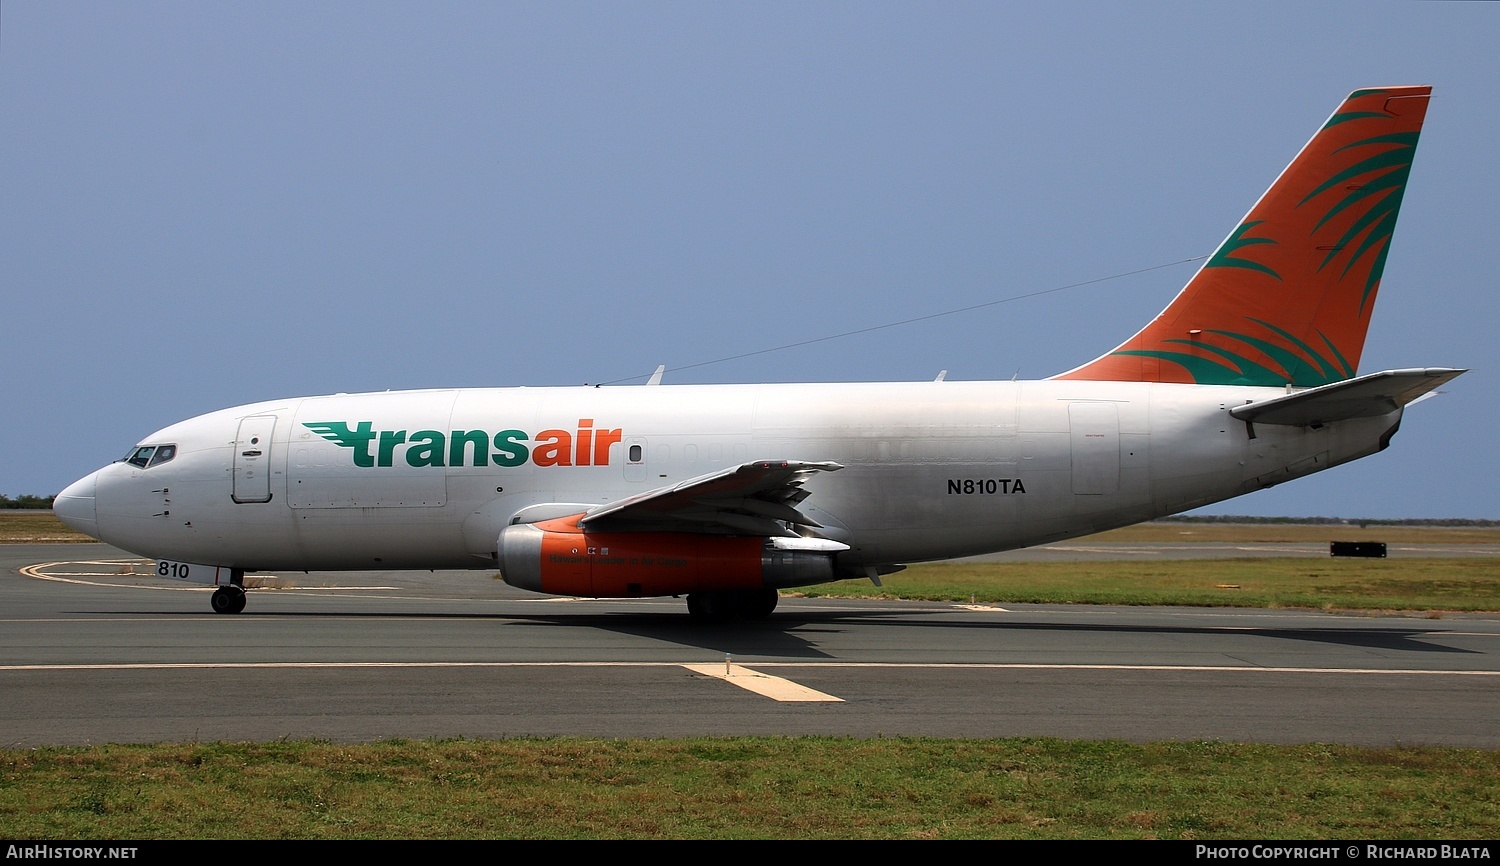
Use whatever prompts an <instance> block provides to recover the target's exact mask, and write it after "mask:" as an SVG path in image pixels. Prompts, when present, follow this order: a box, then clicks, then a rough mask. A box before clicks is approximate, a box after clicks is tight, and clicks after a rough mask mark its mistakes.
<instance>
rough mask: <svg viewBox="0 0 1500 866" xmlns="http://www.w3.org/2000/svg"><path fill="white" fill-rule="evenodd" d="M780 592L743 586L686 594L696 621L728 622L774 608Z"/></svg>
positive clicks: (755, 616) (761, 615) (762, 616)
mask: <svg viewBox="0 0 1500 866" xmlns="http://www.w3.org/2000/svg"><path fill="white" fill-rule="evenodd" d="M780 598H781V596H780V594H778V593H777V592H776V590H774V589H746V590H739V591H735V592H693V593H689V594H688V597H687V603H688V613H690V614H692V615H693V619H695V620H698V621H699V622H728V621H729V620H732V619H736V618H740V619H765V618H766V617H768V616H770V615H771V611H773V610H775V609H776V602H777V601H778V600H780Z"/></svg>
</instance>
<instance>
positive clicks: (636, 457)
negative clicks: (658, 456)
mask: <svg viewBox="0 0 1500 866" xmlns="http://www.w3.org/2000/svg"><path fill="white" fill-rule="evenodd" d="M628 459H629V460H630V462H631V463H639V462H641V446H639V445H632V446H630V457H629V458H628Z"/></svg>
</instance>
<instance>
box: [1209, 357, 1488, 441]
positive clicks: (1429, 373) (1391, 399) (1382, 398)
mask: <svg viewBox="0 0 1500 866" xmlns="http://www.w3.org/2000/svg"><path fill="white" fill-rule="evenodd" d="M1466 372H1468V371H1467V370H1455V369H1451V368H1448V367H1420V368H1415V369H1410V370H1386V371H1384V372H1381V373H1371V374H1369V375H1368V376H1360V377H1358V378H1355V379H1346V380H1344V381H1342V382H1334V383H1333V384H1331V385H1320V386H1318V387H1316V388H1308V389H1307V390H1305V391H1297V392H1295V393H1292V394H1287V395H1286V396H1284V397H1273V398H1271V399H1269V400H1259V401H1257V402H1254V403H1246V404H1245V405H1243V406H1236V407H1234V408H1233V409H1230V410H1229V414H1231V415H1233V416H1234V417H1236V418H1238V419H1240V420H1241V421H1248V422H1253V423H1256V424H1283V425H1288V426H1292V427H1318V426H1320V425H1323V424H1329V423H1332V422H1334V421H1345V420H1347V419H1350V418H1369V417H1373V416H1376V415H1385V414H1388V413H1390V412H1394V411H1396V410H1397V409H1400V408H1401V407H1403V406H1405V405H1407V404H1408V403H1411V402H1413V401H1415V400H1417V399H1419V398H1421V397H1422V396H1423V395H1425V394H1427V393H1428V392H1430V391H1432V390H1433V389H1434V388H1437V387H1439V386H1441V385H1442V384H1443V383H1445V382H1447V381H1449V380H1451V379H1454V378H1457V377H1458V376H1459V375H1461V374H1463V373H1466Z"/></svg>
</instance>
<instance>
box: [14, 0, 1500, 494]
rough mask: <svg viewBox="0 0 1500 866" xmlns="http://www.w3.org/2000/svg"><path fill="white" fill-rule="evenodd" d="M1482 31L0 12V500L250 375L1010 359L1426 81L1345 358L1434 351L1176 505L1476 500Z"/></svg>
mask: <svg viewBox="0 0 1500 866" xmlns="http://www.w3.org/2000/svg"><path fill="white" fill-rule="evenodd" d="M1497 45H1500V6H1497V5H1496V4H1488V3H1441V2H1439V3H1381V2H1359V3H1344V2H1327V3H1311V4H1308V3H1278V2H1266V3H1257V4H1220V3H1166V2H1140V3H1129V4H1106V3H1076V2H1060V3H943V2H937V3H922V4H917V3H886V2H862V3H834V2H795V3H780V2H756V3H700V2H651V3H629V2H599V3H566V2H559V3H493V2H482V3H467V2H446V3H444V2H439V3H415V2H411V3H389V2H387V3H381V2H360V3H343V2H320V3H290V2H288V3H280V2H274V3H272V2H263V3H256V2H245V3H196V2H183V3H154V2H109V3H104V2H74V3H57V2H36V0H6V2H5V3H4V5H3V6H0V112H3V117H4V118H5V120H4V123H3V124H0V182H3V189H0V220H3V225H0V286H3V292H4V297H5V310H6V314H5V316H4V318H3V320H0V321H3V323H4V336H5V341H6V345H7V349H8V350H9V351H8V352H7V358H6V361H5V365H4V369H5V375H4V376H3V377H0V412H3V415H0V493H6V494H9V495H12V496H15V495H19V494H25V493H36V494H43V495H45V494H50V493H55V492H57V491H58V490H60V489H61V488H62V487H63V486H65V485H66V484H68V483H69V482H71V481H72V480H73V479H75V478H77V477H79V476H81V475H84V474H85V473H87V472H90V471H92V470H93V469H95V468H97V467H98V466H99V465H101V464H103V463H107V462H109V461H110V460H113V459H116V458H118V457H120V456H121V455H123V454H124V453H125V452H126V450H127V449H128V448H129V447H130V446H131V445H132V444H134V443H135V442H136V441H138V440H139V439H141V438H142V437H144V436H146V435H148V434H150V433H151V432H152V431H154V430H156V429H158V428H160V427H163V426H165V425H167V424H169V423H171V422H174V421H177V420H180V419H182V418H186V417H190V416H193V415H197V414H200V413H203V412H206V411H210V410H213V409H217V408H222V407H225V406H231V405H236V404H241V403H248V402H252V401H256V400H261V399H271V398H277V397H286V396H293V395H303V394H319V393H330V392H336V391H359V390H382V389H387V388H419V387H438V386H490V385H576V384H581V383H584V382H590V383H597V382H601V381H615V380H621V379H629V378H630V377H640V378H643V377H644V376H645V375H646V374H649V373H650V372H651V371H652V370H653V369H654V368H655V367H656V365H657V364H666V365H667V366H668V368H669V372H668V373H667V381H668V382H790V381H848V380H865V381H870V380H924V379H931V378H932V377H934V376H935V375H937V373H938V371H939V370H944V369H946V370H947V371H948V377H949V378H950V379H988V378H1001V379H1009V378H1011V377H1013V376H1020V377H1022V378H1040V377H1044V376H1048V375H1051V374H1054V373H1058V372H1061V371H1063V370H1066V369H1069V368H1071V367H1073V366H1076V365H1077V364H1079V363H1082V362H1084V361H1087V360H1090V359H1092V358H1094V357H1096V356H1098V355H1099V354H1101V353H1102V352H1104V351H1106V350H1108V349H1110V348H1113V347H1114V346H1115V345H1117V344H1118V343H1119V342H1120V341H1121V340H1122V339H1124V338H1125V337H1127V336H1129V335H1130V334H1131V333H1133V332H1134V331H1135V330H1136V329H1137V328H1138V327H1139V326H1140V325H1141V324H1143V323H1144V322H1146V321H1147V320H1148V319H1149V318H1150V317H1151V316H1154V315H1155V314H1156V313H1157V312H1158V311H1159V310H1160V309H1161V308H1162V307H1163V306H1165V305H1166V303H1167V302H1168V301H1169V300H1170V299H1171V298H1172V296H1173V295H1175V294H1176V292H1177V290H1178V289H1179V288H1180V287H1181V285H1182V284H1183V282H1184V281H1186V279H1187V278H1188V277H1189V276H1190V275H1191V273H1192V270H1193V268H1194V267H1195V265H1182V264H1179V265H1175V266H1170V267H1163V268H1159V269H1155V270H1150V271H1146V272H1144V273H1138V274H1136V275H1134V276H1128V277H1120V278H1118V279H1110V280H1103V281H1099V282H1092V283H1090V284H1088V285H1083V286H1078V287H1076V288H1071V289H1063V290H1059V291H1052V292H1048V291H1046V290H1050V289H1060V288H1061V287H1064V286H1070V285H1073V284H1077V283H1082V282H1084V281H1091V280H1099V278H1103V277H1110V276H1112V275H1117V274H1123V273H1127V272H1134V271H1140V270H1142V269H1146V268H1153V267H1155V266H1158V265H1167V264H1169V263H1173V262H1181V261H1183V260H1186V259H1190V258H1193V257H1195V256H1202V255H1206V254H1208V253H1210V252H1212V250H1213V249H1214V247H1215V246H1216V245H1217V244H1218V242H1219V241H1220V240H1221V239H1222V238H1223V237H1224V236H1225V235H1226V234H1227V233H1228V232H1229V230H1230V229H1232V228H1233V227H1234V226H1235V225H1236V223H1237V221H1238V219H1239V217H1241V216H1242V215H1243V214H1244V213H1245V212H1246V211H1247V210H1248V209H1249V207H1250V205H1251V204H1252V203H1253V202H1254V201H1255V199H1256V198H1257V197H1258V196H1259V195H1260V193H1261V192H1262V191H1263V190H1264V189H1265V187H1266V186H1267V185H1268V184H1269V183H1270V181H1271V180H1272V179H1274V178H1275V176H1276V174H1277V173H1278V172H1279V171H1280V170H1281V169H1282V168H1283V167H1284V166H1285V165H1286V163H1287V162H1288V161H1289V160H1290V159H1291V157H1292V156H1293V155H1294V154H1295V153H1296V151H1297V150H1298V148H1300V147H1301V145H1302V144H1303V143H1304V142H1305V141H1306V140H1307V139H1308V138H1309V137H1310V136H1311V135H1312V133H1313V132H1314V131H1315V130H1316V129H1317V127H1318V126H1319V124H1321V123H1322V121H1323V120H1324V119H1325V118H1326V117H1327V116H1328V115H1329V114H1330V113H1331V112H1332V111H1333V109H1334V108H1335V106H1336V105H1337V104H1338V102H1339V100H1340V99H1342V97H1343V96H1344V95H1345V94H1347V93H1348V92H1349V91H1351V90H1354V89H1356V88H1360V87H1367V86H1379V85H1392V84H1431V85H1433V86H1434V88H1435V90H1434V96H1433V102H1432V106H1431V108H1430V110H1429V112H1428V116H1427V124H1426V127H1425V129H1424V131H1423V135H1422V143H1421V146H1420V148H1419V150H1418V153H1417V158H1416V164H1415V167H1414V169H1413V171H1412V175H1411V180H1410V184H1409V186H1408V189H1407V193H1406V199H1405V205H1404V208H1403V210H1402V213H1401V218H1400V224H1399V227H1398V229H1397V232H1396V236H1395V241H1394V244H1393V246H1392V249H1391V253H1390V258H1389V262H1388V264H1387V267H1386V272H1385V279H1384V282H1383V284H1382V289H1381V293H1380V298H1379V304H1378V307H1377V309H1376V313H1375V317H1374V323H1373V325H1372V327H1371V332H1370V336H1369V341H1368V343H1367V344H1366V348H1365V356H1364V359H1363V362H1362V364H1361V371H1362V372H1371V371H1374V370H1379V369H1387V368H1392V367H1413V366H1460V367H1470V368H1473V371H1472V372H1470V373H1468V374H1467V375H1465V376H1463V377H1461V378H1459V379H1458V380H1456V381H1455V382H1453V383H1452V384H1451V385H1449V386H1448V387H1447V389H1446V391H1447V393H1445V394H1443V395H1441V396H1440V397H1438V398H1436V399H1433V400H1429V401H1427V402H1425V403H1422V404H1420V405H1418V406H1416V407H1413V408H1412V409H1411V410H1410V411H1409V412H1408V413H1407V416H1406V420H1405V422H1404V423H1403V428H1402V431H1401V432H1400V434H1399V435H1398V436H1397V437H1396V439H1395V440H1394V443H1393V446H1392V447H1391V448H1390V449H1389V450H1387V451H1386V452H1384V453H1382V454H1379V455H1376V456H1374V457H1372V458H1368V459H1366V460H1363V461H1360V462H1358V463H1355V464H1351V465H1349V466H1344V467H1339V468H1336V469H1333V470H1330V471H1328V472H1325V473H1322V474H1320V475H1317V476H1314V477H1312V478H1308V479H1303V480H1301V481H1298V482H1294V483H1291V484H1287V485H1284V486H1282V487H1278V488H1275V489H1273V490H1269V491H1264V492H1261V493H1257V494H1254V495H1252V496H1249V497H1244V498H1241V499H1238V500H1232V501H1230V502H1227V503H1223V504H1220V505H1218V506H1215V507H1213V508H1210V509H1206V510H1205V511H1206V512H1207V513H1219V514H1264V515H1330V516H1343V517H1471V518H1500V496H1497V494H1496V493H1495V487H1496V483H1497V481H1500V471H1497V469H1500V459H1497V457H1496V449H1495V447H1494V428H1495V425H1496V421H1497V412H1496V409H1495V404H1494V403H1492V402H1491V401H1490V400H1489V399H1488V397H1489V396H1490V395H1492V394H1494V393H1495V391H1496V386H1497V381H1496V371H1497V367H1500V365H1497V363H1496V362H1497V361H1500V350H1497V349H1496V347H1495V340H1494V336H1493V334H1494V331H1495V328H1496V324H1497V322H1500V302H1497V299H1496V295H1497V293H1496V290H1495V283H1496V275H1495V268H1496V265H1495V261H1494V250H1495V249H1496V241H1495V228H1496V226H1497V213H1496V210H1497V203H1500V171H1497V168H1496V161H1495V147H1496V142H1500V87H1497V85H1500V60H1497V57H1500V54H1497V51H1496V46H1497ZM1039 292H1045V293H1044V294H1040V295H1037V294H1036V293H1039ZM1027 295H1034V296H1033V297H1025V298H1021V296H1027ZM1009 298H1020V299H1018V300H1013V301H1007V302H1005V303H993V302H996V301H1004V300H1006V299H1009ZM981 304H988V305H989V306H984V307H982V308H980V309H977V310H972V311H970V312H966V313H963V314H961V315H952V316H939V317H936V318H926V319H924V320H922V321H919V322H916V323H913V324H908V325H903V326H899V327H892V328H880V329H878V330H869V331H866V332H864V333H861V334H858V335H856V336H849V337H843V338H839V339H833V340H819V338H822V337H827V336H831V335H835V334H841V333H845V332H850V331H859V330H862V329H868V328H875V327H876V326H880V325H884V324H888V323H893V322H901V321H906V320H911V319H918V318H921V317H928V316H932V315H933V314H935V313H942V312H945V311H948V310H956V309H961V308H967V307H972V306H975V305H981ZM805 341H816V342H810V343H807V344H806V345H802V346H800V347H798V348H793V349H786V350H782V351H773V352H764V351H762V350H766V349H772V348H775V347H779V346H784V345H788V344H794V343H803V342H805ZM751 353H754V354H751ZM738 355H748V356H747V357H743V358H739V359H738V360H733V361H725V362H722V363H704V362H710V361H716V360H718V359H721V358H726V357H731V356H738ZM693 365H701V366H693ZM674 368H682V369H676V370H675V372H674ZM640 378H637V379H636V381H639V380H640Z"/></svg>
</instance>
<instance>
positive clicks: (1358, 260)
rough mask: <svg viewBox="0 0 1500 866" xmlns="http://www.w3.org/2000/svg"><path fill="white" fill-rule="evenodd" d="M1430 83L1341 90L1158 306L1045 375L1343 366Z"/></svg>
mask: <svg viewBox="0 0 1500 866" xmlns="http://www.w3.org/2000/svg"><path fill="white" fill-rule="evenodd" d="M1431 93H1432V88H1431V87H1425V86H1422V87H1383V88H1372V89H1367V90H1356V91H1355V92H1354V93H1351V94H1350V95H1349V97H1348V98H1347V99H1345V100H1344V103H1343V104H1342V105H1340V106H1339V109H1338V111H1336V112H1334V114H1333V116H1332V117H1330V118H1329V119H1328V122H1327V123H1325V124H1323V127H1322V128H1321V129H1319V130H1318V133H1317V135H1314V136H1313V138H1312V141H1310V142H1308V143H1307V145H1306V146H1305V147H1304V148H1302V152H1301V153H1299V154H1297V158H1296V159H1294V160H1292V164H1291V165H1289V166H1287V168H1286V170H1285V171H1283V172H1282V173H1281V176H1280V177H1278V178H1277V179H1276V182H1275V183H1273V184H1272V185H1271V188H1270V189H1269V190H1267V191H1266V193H1265V195H1264V196H1262V197H1261V199H1260V201H1259V202H1256V204H1255V207H1253V208H1251V209H1250V213H1249V214H1247V215H1246V216H1245V218H1244V219H1243V220H1241V221H1240V224H1239V225H1238V226H1237V227H1236V228H1235V229H1234V231H1233V232H1231V233H1230V234H1229V237H1228V238H1227V239H1225V241H1224V242H1223V243H1222V244H1221V245H1220V246H1219V249H1218V250H1217V251H1216V252H1215V253H1214V254H1213V255H1212V256H1210V257H1209V259H1208V261H1207V262H1205V263H1204V264H1203V267H1202V268H1201V269H1199V271H1198V273H1197V274H1195V275H1194V276H1193V278H1192V279H1191V280H1190V281H1189V282H1188V284H1187V285H1186V286H1185V287H1184V288H1183V290H1182V292H1181V293H1179V294H1178V295H1177V297H1176V298H1175V299H1173V301H1172V303H1171V304H1170V305H1168V306H1167V308H1166V310H1164V311H1162V313H1161V315H1159V316H1157V317H1156V319H1155V320H1153V321H1152V322H1151V324H1149V325H1147V326H1146V327H1145V328H1143V329H1141V331H1140V332H1139V333H1138V334H1136V335H1135V336H1134V337H1131V338H1130V339H1129V340H1127V341H1126V342H1125V343H1124V344H1123V345H1121V346H1120V347H1119V348H1117V349H1115V350H1114V351H1112V352H1110V353H1109V354H1107V355H1105V356H1103V357H1101V358H1098V359H1097V360H1094V361H1091V362H1090V363H1088V364H1085V365H1083V366H1082V367H1078V368H1077V369H1074V370H1070V371H1068V372H1066V373H1063V374H1061V375H1060V376H1057V377H1056V378H1059V379H1096V380H1112V381H1127V382H1193V383H1198V384H1214V385H1284V384H1292V385H1298V386H1311V385H1322V384H1326V383H1329V382H1336V381H1339V380H1342V379H1347V378H1350V377H1352V376H1354V375H1355V370H1356V369H1357V368H1358V366H1359V356H1360V353H1361V352H1362V351H1363V349H1364V344H1365V332H1366V330H1367V329H1368V327H1369V323H1370V311H1371V310H1372V309H1373V308H1374V306H1375V294H1376V292H1377V291H1378V290H1379V288H1380V275H1381V272H1382V271H1383V270H1384V269H1385V260H1386V253H1387V252H1388V251H1389V249H1390V243H1391V236H1392V234H1393V233H1394V231H1395V228H1396V213H1397V211H1398V210H1400V208H1401V197H1402V194H1403V193H1404V192H1405V190H1406V180H1407V177H1408V175H1409V174H1410V172H1411V164H1412V156H1413V154H1415V152H1416V148H1417V136H1418V134H1419V133H1420V131H1421V129H1422V118H1423V117H1424V116H1425V115H1426V113H1427V100H1428V97H1429V96H1430V95H1431Z"/></svg>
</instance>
